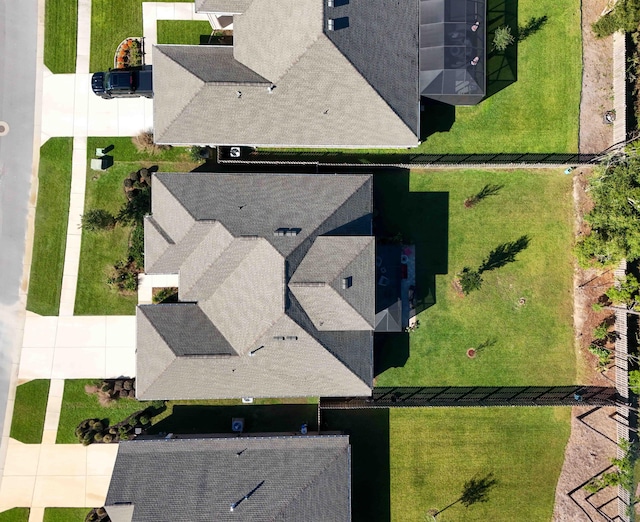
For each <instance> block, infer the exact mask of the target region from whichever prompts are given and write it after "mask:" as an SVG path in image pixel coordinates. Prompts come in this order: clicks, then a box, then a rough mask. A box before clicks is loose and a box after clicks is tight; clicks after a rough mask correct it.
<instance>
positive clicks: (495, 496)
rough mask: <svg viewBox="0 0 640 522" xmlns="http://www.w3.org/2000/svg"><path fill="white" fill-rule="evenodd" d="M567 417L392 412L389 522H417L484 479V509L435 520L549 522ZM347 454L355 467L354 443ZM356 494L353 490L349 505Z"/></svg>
mask: <svg viewBox="0 0 640 522" xmlns="http://www.w3.org/2000/svg"><path fill="white" fill-rule="evenodd" d="M570 416H571V410H570V408H429V409H426V408H425V409H413V408H407V409H400V408H398V409H395V410H394V409H392V410H391V411H390V422H389V426H390V428H389V431H390V470H391V480H390V482H391V514H392V516H391V520H402V521H403V522H413V521H415V522H423V521H425V520H427V518H426V517H425V513H426V512H427V511H428V510H430V509H438V510H443V508H445V507H446V506H448V505H449V504H451V503H453V502H455V501H456V500H457V499H458V498H459V496H460V493H461V491H462V487H463V484H464V483H465V482H466V481H468V480H469V479H471V478H473V477H475V478H482V477H486V476H487V474H489V473H492V474H493V479H495V480H496V481H497V483H496V484H495V485H494V486H493V487H492V488H490V489H489V490H488V497H487V499H488V501H487V502H486V503H476V504H473V505H471V506H469V507H468V508H465V507H464V506H463V505H462V504H460V503H457V504H454V505H452V506H451V507H449V508H448V509H446V510H444V511H442V512H441V513H440V514H439V515H438V517H437V520H438V522H449V521H451V522H457V521H460V520H464V521H465V522H475V521H478V522H480V521H486V520H491V521H492V522H501V521H504V522H511V521H512V520H527V521H528V522H538V521H539V522H543V521H544V522H547V521H549V520H551V518H552V514H553V504H554V498H555V488H556V484H557V481H558V477H559V475H560V470H561V468H562V462H563V459H564V449H565V445H566V443H567V441H568V439H569V434H570ZM353 452H354V463H355V452H356V447H355V443H354V448H353ZM355 473H357V472H354V474H355ZM355 480H357V478H356V477H355V476H354V481H355ZM355 495H356V493H355V484H354V503H355V500H356V496H355ZM354 520H355V517H354Z"/></svg>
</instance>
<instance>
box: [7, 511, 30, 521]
mask: <svg viewBox="0 0 640 522" xmlns="http://www.w3.org/2000/svg"><path fill="white" fill-rule="evenodd" d="M28 520H29V508H13V509H10V510H9V511H3V512H2V513H0V522H27V521H28Z"/></svg>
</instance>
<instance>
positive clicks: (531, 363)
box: [374, 170, 576, 386]
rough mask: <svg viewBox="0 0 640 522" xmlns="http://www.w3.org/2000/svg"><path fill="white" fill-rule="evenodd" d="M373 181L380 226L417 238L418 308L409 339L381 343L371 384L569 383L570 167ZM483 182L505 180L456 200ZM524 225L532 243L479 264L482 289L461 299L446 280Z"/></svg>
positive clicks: (401, 175)
mask: <svg viewBox="0 0 640 522" xmlns="http://www.w3.org/2000/svg"><path fill="white" fill-rule="evenodd" d="M374 183H375V189H374V193H375V205H376V208H377V209H378V211H379V212H380V215H381V216H384V222H383V223H382V224H380V225H378V226H379V227H381V228H382V229H384V230H382V234H383V235H387V236H394V235H395V234H397V232H398V231H400V232H401V233H402V235H403V237H404V239H405V241H412V242H414V243H415V244H416V263H417V268H416V271H417V288H418V290H417V297H418V300H419V302H418V310H420V309H424V311H423V312H422V313H420V314H419V316H418V319H419V321H420V326H419V328H418V329H417V330H416V331H414V332H412V333H411V334H409V335H408V349H407V346H406V345H404V346H403V345H402V340H401V341H400V342H399V343H395V344H394V343H387V345H386V346H384V347H383V350H382V355H381V356H380V357H379V358H378V359H377V361H376V362H377V373H380V372H382V373H381V374H380V375H379V377H378V379H377V385H378V386H478V385H479V386H518V385H539V386H544V385H553V384H556V385H562V384H572V383H574V382H575V380H576V362H575V352H574V340H573V323H572V306H573V294H572V288H573V281H572V276H573V258H572V252H571V247H572V245H573V228H572V227H573V217H572V216H573V212H572V198H571V177H570V176H565V175H563V174H562V171H560V170H558V171H549V170H536V171H496V172H490V171H482V172H481V171H429V172H423V173H420V172H412V173H411V174H410V176H409V175H408V174H406V172H395V173H388V174H378V175H376V178H375V181H374ZM488 183H493V184H502V185H504V186H503V188H502V189H501V190H500V191H499V193H498V194H497V195H493V196H490V197H488V198H486V199H485V200H484V201H481V202H480V203H478V204H477V205H476V206H475V207H474V208H471V209H467V208H465V207H464V205H463V202H464V200H465V199H466V198H467V197H468V196H471V195H472V194H474V193H476V192H478V191H479V190H480V189H481V188H482V187H483V186H484V185H485V184H488ZM408 190H410V191H409V192H408ZM379 233H380V230H379V231H378V232H377V234H379ZM523 235H526V236H528V238H529V239H530V244H529V246H528V247H527V248H525V249H524V250H523V251H521V252H520V253H518V254H517V256H516V260H515V262H512V263H509V264H507V265H506V266H503V267H502V268H497V269H495V270H492V271H487V272H484V273H483V274H482V277H483V279H484V282H483V284H482V287H481V288H480V290H477V291H474V292H472V293H470V294H469V295H468V296H465V297H461V296H460V295H459V294H458V293H457V292H456V290H455V289H454V288H453V286H452V283H453V281H454V279H455V278H456V274H458V273H459V272H460V271H461V270H462V268H463V267H465V266H468V267H470V268H472V269H477V268H478V267H479V266H480V264H481V263H482V262H483V260H484V259H485V258H486V257H487V256H488V254H489V252H490V251H491V250H493V249H494V248H496V247H497V246H498V245H500V244H503V243H505V242H511V241H515V240H517V239H518V238H520V237H521V236H523ZM521 298H523V299H524V303H521V302H520V300H521ZM400 339H402V337H400ZM404 342H407V340H406V337H405V338H404ZM486 342H488V343H489V344H490V346H488V347H486V348H485V349H484V351H483V352H481V353H480V354H479V355H478V356H477V357H476V358H475V359H470V358H468V357H467V355H466V351H467V349H468V348H471V347H478V346H479V345H481V344H482V343H486ZM407 351H408V353H407ZM407 356H408V359H407Z"/></svg>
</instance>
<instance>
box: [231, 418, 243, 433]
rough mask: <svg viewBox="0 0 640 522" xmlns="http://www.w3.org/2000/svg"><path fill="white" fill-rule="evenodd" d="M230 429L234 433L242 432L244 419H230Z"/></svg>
mask: <svg viewBox="0 0 640 522" xmlns="http://www.w3.org/2000/svg"><path fill="white" fill-rule="evenodd" d="M231 431H233V432H234V433H242V432H243V431H244V419H240V418H234V419H231Z"/></svg>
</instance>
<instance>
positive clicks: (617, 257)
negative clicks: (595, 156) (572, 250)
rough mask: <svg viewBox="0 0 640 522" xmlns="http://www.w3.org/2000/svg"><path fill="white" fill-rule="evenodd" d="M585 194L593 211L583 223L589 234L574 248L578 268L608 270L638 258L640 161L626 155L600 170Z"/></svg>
mask: <svg viewBox="0 0 640 522" xmlns="http://www.w3.org/2000/svg"><path fill="white" fill-rule="evenodd" d="M589 192H590V194H591V199H592V200H593V203H594V208H593V210H591V212H589V213H588V214H587V215H586V216H585V221H586V222H587V223H588V224H589V226H590V227H591V231H590V233H589V234H588V235H586V236H585V237H584V238H583V239H582V240H581V241H580V242H579V243H578V244H577V246H576V256H577V258H578V262H579V264H580V265H582V266H583V267H589V266H591V265H593V264H597V265H601V266H610V265H617V264H618V263H619V262H620V261H621V260H622V259H623V258H626V259H627V260H629V261H634V260H636V259H638V258H640V159H638V157H636V156H635V155H634V156H631V155H627V156H624V157H623V158H621V159H619V160H618V162H617V163H614V164H611V165H608V166H606V167H604V166H602V167H600V168H599V169H598V170H597V174H596V176H595V177H594V178H592V179H591V181H590V182H589Z"/></svg>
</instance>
